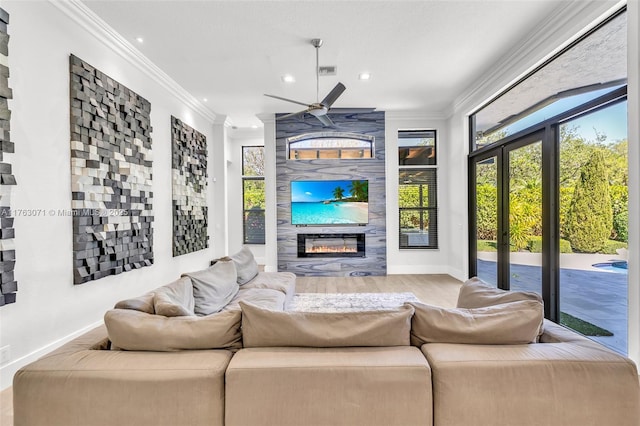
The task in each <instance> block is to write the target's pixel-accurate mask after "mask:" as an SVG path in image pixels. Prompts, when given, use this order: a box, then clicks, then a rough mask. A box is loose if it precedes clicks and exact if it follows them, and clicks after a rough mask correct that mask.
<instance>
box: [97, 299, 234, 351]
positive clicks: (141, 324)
mask: <svg viewBox="0 0 640 426" xmlns="http://www.w3.org/2000/svg"><path fill="white" fill-rule="evenodd" d="M241 319H242V315H241V312H240V311H237V310H236V311H233V310H230V311H225V312H220V313H217V314H213V315H208V316H204V317H197V316H182V317H173V318H170V317H164V316H161V315H151V314H147V313H144V312H138V311H133V310H126V309H112V310H110V311H107V313H106V314H105V315H104V323H105V325H106V326H107V331H108V333H109V340H111V342H112V343H113V345H115V346H116V347H118V348H119V349H124V350H131V351H160V352H167V351H177V350H182V349H216V348H218V349H224V348H239V347H241V340H242V334H241V331H240V325H241V323H240V321H241Z"/></svg>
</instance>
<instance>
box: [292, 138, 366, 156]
mask: <svg viewBox="0 0 640 426" xmlns="http://www.w3.org/2000/svg"><path fill="white" fill-rule="evenodd" d="M374 139H375V138H374V137H373V136H370V135H362V134H359V133H348V132H326V133H307V134H303V135H299V136H294V137H290V138H288V139H287V147H288V152H289V155H288V159H289V160H316V159H319V158H327V159H363V158H372V157H373V149H374Z"/></svg>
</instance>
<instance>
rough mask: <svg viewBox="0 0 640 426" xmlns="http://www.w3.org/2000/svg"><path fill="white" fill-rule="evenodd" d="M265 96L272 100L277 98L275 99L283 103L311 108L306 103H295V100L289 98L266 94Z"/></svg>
mask: <svg viewBox="0 0 640 426" xmlns="http://www.w3.org/2000/svg"><path fill="white" fill-rule="evenodd" d="M264 95H265V96H268V97H270V98H275V99H280V100H281V101H287V102H292V103H294V104H298V105H304V106H306V107H308V106H309V104H305V103H304V102H298V101H294V100H293V99H287V98H283V97H280V96H275V95H267V94H266V93H265V94H264Z"/></svg>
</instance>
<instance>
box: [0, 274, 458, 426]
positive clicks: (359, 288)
mask: <svg viewBox="0 0 640 426" xmlns="http://www.w3.org/2000/svg"><path fill="white" fill-rule="evenodd" d="M461 284H462V283H461V282H460V281H458V280H456V279H454V278H451V277H450V276H449V275H388V276H385V277H330V278H327V277H298V278H297V279H296V291H297V292H298V293H405V292H411V293H413V294H415V295H416V297H417V298H418V299H419V300H420V301H422V302H425V303H429V304H432V305H437V306H443V307H454V306H455V305H456V301H457V299H458V290H459V289H460V285H461ZM0 407H1V410H0V425H1V426H11V425H13V395H12V389H11V388H7V389H5V390H4V391H2V392H0Z"/></svg>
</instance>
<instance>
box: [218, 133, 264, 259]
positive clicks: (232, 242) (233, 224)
mask: <svg viewBox="0 0 640 426" xmlns="http://www.w3.org/2000/svg"><path fill="white" fill-rule="evenodd" d="M243 146H264V134H263V130H262V129H255V130H254V129H238V130H231V131H230V136H229V143H228V145H227V149H228V160H229V161H228V162H227V176H228V183H227V188H228V189H229V192H228V199H227V204H228V206H229V253H230V254H233V253H236V252H238V251H239V250H240V249H241V248H242V238H243V229H242V216H243V215H242V147H243ZM247 247H248V248H249V249H251V252H252V253H253V256H254V257H255V258H256V261H257V262H258V264H260V265H264V264H265V256H264V253H265V248H264V247H265V246H264V244H247Z"/></svg>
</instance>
